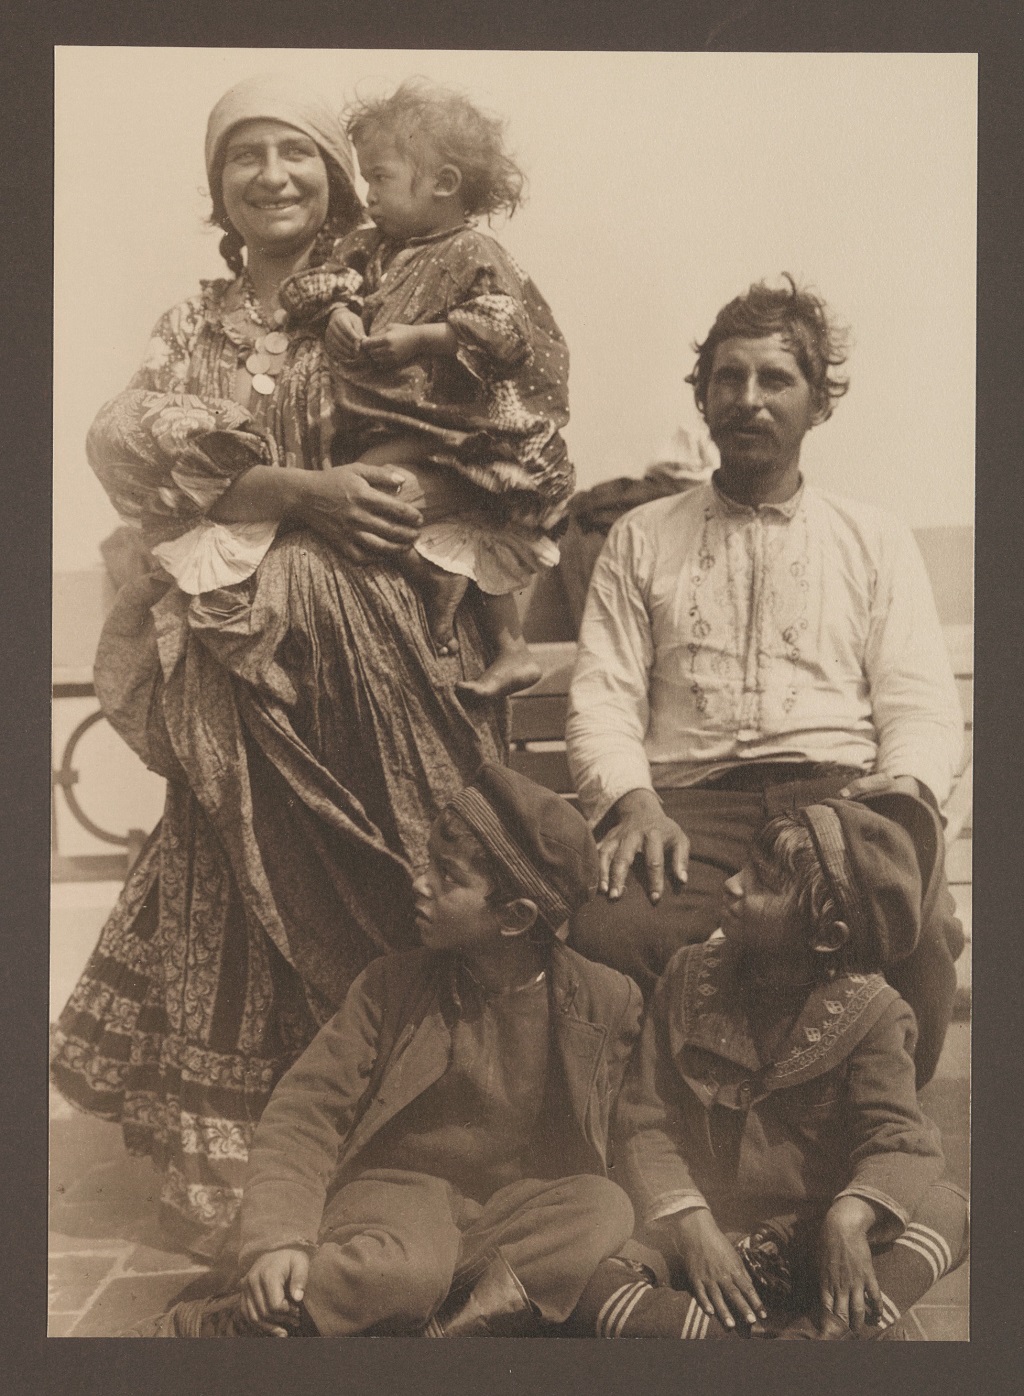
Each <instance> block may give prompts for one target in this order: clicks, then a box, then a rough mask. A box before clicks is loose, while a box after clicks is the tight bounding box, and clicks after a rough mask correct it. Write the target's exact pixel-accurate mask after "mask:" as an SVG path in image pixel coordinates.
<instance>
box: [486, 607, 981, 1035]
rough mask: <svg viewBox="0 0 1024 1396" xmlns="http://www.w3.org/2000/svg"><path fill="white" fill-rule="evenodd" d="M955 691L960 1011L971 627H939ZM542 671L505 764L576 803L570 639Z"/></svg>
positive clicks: (952, 872)
mask: <svg viewBox="0 0 1024 1396" xmlns="http://www.w3.org/2000/svg"><path fill="white" fill-rule="evenodd" d="M943 634H944V635H945V638H946V646H947V649H948V651H949V657H950V661H951V663H952V666H953V673H954V674H955V676H956V683H957V690H958V692H959V694H960V702H961V704H962V706H963V711H964V722H965V727H966V731H965V740H964V757H963V762H962V764H961V768H960V772H959V774H958V776H957V779H956V781H955V783H954V786H953V790H952V792H951V793H950V796H949V799H948V800H947V801H946V804H945V806H944V807H943V817H944V818H945V820H946V875H947V878H948V879H949V885H950V889H951V891H952V893H953V896H954V898H955V900H956V904H957V912H958V914H959V916H960V919H961V921H962V922H963V925H964V930H965V932H966V934H967V938H968V947H967V949H966V950H965V952H964V954H963V955H962V956H961V957H960V960H959V962H958V965H957V974H958V982H959V987H960V1004H959V1011H960V1013H963V1012H964V1011H965V1010H966V1008H967V1006H968V1004H969V995H970V982H971V979H970V960H971V947H970V939H971V861H972V825H971V802H972V797H973V774H974V760H973V752H974V748H973V723H972V713H973V706H974V628H973V626H971V625H946V626H944V627H943ZM531 649H532V651H533V654H534V655H535V657H536V658H537V660H538V661H539V663H540V665H541V668H542V669H543V671H544V676H543V678H542V679H541V680H540V682H539V683H538V684H536V685H535V686H534V687H533V688H531V689H530V690H529V691H528V692H527V693H521V694H519V695H518V696H517V697H515V698H514V699H513V701H512V752H511V757H510V764H511V765H512V766H513V767H514V768H515V769H516V770H517V771H522V773H523V774H524V775H527V776H530V777H531V778H532V779H533V780H535V781H538V782H539V783H540V784H541V785H546V786H548V787H549V789H551V790H556V791H558V792H559V794H563V795H565V796H566V797H567V798H569V799H575V792H574V790H573V785H572V781H571V780H570V778H569V766H568V762H567V760H566V755H565V714H566V704H567V697H568V690H569V680H570V679H571V677H572V670H573V664H574V663H575V659H576V645H575V643H574V642H572V641H562V642H557V643H550V644H535V645H532V646H531Z"/></svg>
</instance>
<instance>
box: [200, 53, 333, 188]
mask: <svg viewBox="0 0 1024 1396" xmlns="http://www.w3.org/2000/svg"><path fill="white" fill-rule="evenodd" d="M243 121H283V122H284V123H285V125H287V126H294V127H295V129H296V130H297V131H301V132H302V134H303V135H304V136H308V137H309V138H310V140H312V141H315V142H316V143H317V145H318V146H319V147H320V149H321V150H322V151H323V152H324V154H325V155H329V156H330V157H331V159H332V160H333V161H334V162H335V164H337V165H338V166H340V168H341V169H342V170H343V171H344V173H345V175H346V176H347V177H348V182H349V184H351V185H353V187H355V163H354V161H353V158H352V147H351V145H350V144H349V140H348V137H347V136H346V135H345V128H344V127H343V126H342V124H341V117H340V115H339V114H338V113H337V112H335V110H334V109H333V108H332V107H331V106H330V105H329V104H328V103H327V101H326V100H325V99H324V98H323V97H321V96H320V95H319V94H318V93H316V92H314V91H312V90H310V89H309V88H307V87H305V86H304V85H303V86H300V85H299V84H298V82H297V81H296V80H295V79H293V78H289V77H286V76H285V75H284V74H282V73H260V74H258V75H257V76H256V77H251V78H243V79H242V81H241V82H240V83H237V84H236V85H235V86H234V87H232V88H231V89H230V90H229V91H227V92H225V93H224V96H223V97H222V98H221V99H220V101H219V102H218V103H217V105H216V106H215V107H214V109H213V111H211V112H210V119H209V121H208V122H207V125H206V175H207V178H208V179H209V181H210V183H211V186H212V184H213V180H214V171H215V170H216V168H217V165H218V163H219V160H220V156H221V154H222V153H223V149H224V142H225V141H226V140H227V137H228V134H229V133H230V132H231V131H232V130H233V129H234V128H235V127H236V126H238V125H239V124H240V123H241V122H243ZM214 192H215V191H214V190H213V189H212V188H211V193H214Z"/></svg>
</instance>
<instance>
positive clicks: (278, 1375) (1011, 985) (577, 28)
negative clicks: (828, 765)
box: [0, 0, 1024, 1396]
mask: <svg viewBox="0 0 1024 1396" xmlns="http://www.w3.org/2000/svg"><path fill="white" fill-rule="evenodd" d="M5 8H6V13H5V25H4V29H5V44H4V48H5V53H4V55H3V60H2V61H3V63H4V69H5V71H4V79H5V81H4V84H3V89H2V90H3V101H4V107H5V124H4V133H5V137H6V139H5V141H4V150H5V166H6V175H7V178H6V181H5V185H4V196H5V197H4V217H3V219H2V229H3V234H2V235H3V257H2V260H0V267H2V274H3V278H4V295H3V301H2V304H3V307H4V312H5V314H4V328H5V333H4V334H3V336H2V340H3V351H2V352H3V364H2V371H0V391H2V393H3V400H4V407H5V411H4V414H3V421H4V423H5V425H6V428H7V430H6V452H5V453H6V458H7V465H6V469H5V470H4V472H3V482H4V494H3V498H4V504H5V506H6V507H5V513H4V531H3V543H4V546H3V549H2V550H0V551H2V561H3V568H4V577H3V582H4V591H3V596H4V602H5V604H4V606H3V608H2V615H3V621H2V625H3V635H2V649H0V654H2V656H3V672H4V675H5V683H4V688H3V690H2V692H3V701H4V718H5V730H4V733H3V740H2V741H0V753H2V757H0V759H2V767H0V790H2V791H3V798H2V801H0V820H2V844H0V851H2V854H3V862H2V866H3V869H4V872H5V873H6V874H8V876H7V877H6V879H5V894H4V897H3V903H2V905H3V913H4V914H3V924H4V928H5V930H4V937H3V941H2V953H0V977H2V984H3V989H4V991H5V994H4V999H5V1001H4V1004H3V1009H4V1011H3V1013H2V1015H0V1024H2V1027H0V1031H2V1033H3V1042H2V1052H3V1056H2V1061H3V1067H4V1069H3V1073H2V1082H3V1084H2V1089H3V1093H4V1098H3V1112H2V1115H0V1119H2V1122H3V1128H2V1131H0V1140H2V1144H0V1148H2V1150H3V1159H2V1161H3V1171H2V1175H0V1176H2V1178H3V1183H4V1196H5V1206H4V1209H3V1210H4V1222H5V1225H4V1233H5V1242H4V1245H3V1250H2V1252H0V1254H2V1257H3V1263H2V1272H3V1278H4V1289H5V1293H4V1300H3V1304H2V1307H0V1315H2V1318H0V1341H2V1343H3V1348H2V1353H0V1389H2V1390H3V1391H5V1392H8V1393H11V1396H22V1393H25V1394H26V1396H28V1394H29V1393H31V1396H40V1393H43V1394H45V1396H50V1393H53V1396H57V1393H60V1394H61V1396H63V1393H68V1396H93V1393H95V1396H164V1394H165V1393H175V1394H177V1393H189V1396H207V1393H209V1396H262V1393H264V1392H266V1393H271V1392H273V1393H275V1396H278V1394H279V1396H291V1393H302V1396H306V1394H307V1393H309V1396H315V1394H316V1393H321V1392H323V1393H339V1396H362V1394H363V1393H372V1394H373V1396H392V1393H394V1396H405V1394H406V1393H408V1394H409V1396H434V1393H437V1396H441V1393H444V1396H449V1393H453V1394H454V1396H463V1393H466V1396H469V1393H472V1396H506V1393H508V1396H512V1393H515V1396H521V1393H534V1392H536V1393H551V1396H571V1394H574V1393H577V1392H579V1393H586V1394H587V1396H605V1393H608V1394H609V1396H610V1393H623V1394H624V1396H625V1393H629V1396H634V1393H635V1394H636V1396H640V1393H642V1396H656V1394H657V1393H662V1392H665V1393H668V1392H672V1393H680V1396H685V1393H687V1392H688V1391H689V1390H691V1389H692V1390H695V1391H696V1390H702V1391H706V1392H709V1393H711V1394H712V1396H727V1393H732V1392H740V1391H744V1392H745V1391H747V1390H754V1391H756V1392H757V1393H758V1396H761V1394H762V1393H764V1396H767V1394H768V1393H772V1392H780V1393H787V1394H788V1393H790V1392H797V1391H799V1390H800V1389H801V1388H802V1387H804V1386H805V1385H807V1384H810V1383H813V1384H815V1386H816V1387H817V1388H818V1389H819V1390H820V1389H821V1387H822V1383H823V1382H824V1383H826V1384H827V1390H828V1393H829V1396H832V1393H833V1392H834V1391H835V1390H837V1389H838V1390H839V1391H848V1392H850V1393H851V1396H852V1393H864V1392H876V1391H878V1392H888V1391H894V1392H895V1391H900V1392H904V1391H908V1392H912V1393H917V1392H921V1393H924V1392H928V1393H933V1392H934V1393H936V1394H937V1396H938V1393H944V1392H947V1391H948V1392H951V1393H952V1392H956V1393H960V1392H963V1391H965V1390H972V1389H973V1390H976V1391H978V1392H979V1393H984V1396H999V1393H1002V1392H1011V1391H1016V1390H1019V1382H1020V1378H1019V1372H1020V1370H1021V1366H1022V1358H1024V1350H1022V1346H1021V1342H1020V1331H1021V1327H1022V1320H1021V1316H1020V1309H1021V1302H1020V1289H1021V1286H1020V1278H1019V1273H1018V1267H1019V1264H1020V1256H1021V1246H1020V1239H1021V1236H1022V1235H1024V1225H1022V1213H1021V1204H1020V1195H1021V1185H1020V1183H1019V1181H1018V1179H1019V1175H1020V1148H1021V1146H1020V1143H1019V1141H1020V1139H1021V1138H1022V1136H1024V1129H1022V1127H1021V1126H1022V1120H1021V1087H1020V1075H1021V1069H1020V1067H1019V1066H1018V1062H1019V1061H1020V1059H1021V1056H1022V1051H1021V1048H1022V1043H1021V1028H1020V1024H1021V1020H1022V1017H1024V1014H1022V1012H1021V994H1022V990H1024V973H1022V959H1021V956H1022V940H1024V937H1022V936H1021V935H1020V934H1019V933H1018V932H1017V931H1016V927H1015V921H1014V919H1013V916H1014V913H1015V912H1016V910H1017V908H1018V907H1019V906H1021V905H1024V878H1022V872H1024V858H1022V857H1021V846H1022V845H1021V837H1020V833H1019V830H1020V828H1021V825H1022V822H1024V821H1022V818H1021V815H1022V810H1021V798H1020V790H1019V788H1018V787H1019V779H1020V778H1019V776H1018V772H1020V771H1022V770H1024V761H1022V760H1021V730H1020V729H1021V717H1022V716H1024V708H1022V704H1021V703H1020V701H1019V698H1018V695H1019V694H1020V693H1022V692H1024V643H1022V642H1021V637H1022V635H1024V582H1022V576H1021V565H1022V558H1024V537H1022V525H1021V522H1020V521H1021V520H1022V519H1024V469H1022V460H1021V456H1022V443H1021V431H1020V421H1021V415H1022V409H1024V403H1022V394H1021V391H1020V382H1021V376H1022V370H1021V365H1022V364H1024V342H1022V341H1024V333H1022V314H1024V307H1022V299H1024V298H1022V296H1021V288H1022V282H1024V253H1022V251H1021V249H1022V248H1024V237H1022V228H1021V211H1022V208H1024V190H1022V179H1021V150H1022V147H1024V129H1022V128H1024V119H1022V114H1024V108H1022V102H1021V96H1020V90H1019V89H1020V73H1021V71H1022V59H1024V43H1022V34H1021V27H1020V11H1021V7H1020V4H1019V0H1009V2H1007V0H991V2H989V0H985V3H970V2H969V0H959V2H958V0H887V3H886V0H690V2H689V3H687V0H671V3H666V2H665V0H660V2H659V0H631V3H623V0H615V3H605V0H590V3H587V4H586V5H584V4H569V3H566V0H549V2H548V3H547V4H542V3H539V2H538V0H518V3H513V0H457V2H456V3H452V2H451V0H434V3H427V2H426V0H422V2H421V3H416V4H406V3H401V0H388V3H386V4H385V3H378V4H376V5H368V4H365V3H364V4H359V5H354V4H349V3H347V0H323V3H317V0H290V3H282V0H277V3H273V0H247V2H246V3H238V0H228V2H227V3H225V2H223V0H222V3H217V0H205V3H204V0H178V2H177V3H174V4H166V3H164V4H159V5H157V4H155V3H153V0H135V2H134V3H131V0H106V3H104V0H98V3H94V4H92V5H91V6H90V7H89V8H88V12H87V13H86V12H85V7H84V6H83V7H81V10H80V9H79V6H77V5H72V4H71V3H70V0H65V3H63V4H58V3H54V0H49V3H47V0H42V2H41V3H39V2H37V3H35V4H33V3H31V2H30V0H8V5H7V7H5ZM62 44H66V45H89V44H123V45H129V46H132V45H156V46H171V45H173V46H181V47H218V46H230V47H254V48H259V47H291V48H303V47H306V48H345V47H363V48H373V47H387V48H396V47H397V48H402V47H406V48H420V47H424V48H438V49H441V48H460V49H475V48H480V49H485V48H486V49H556V50H559V49H561V50H571V49H584V50H585V49H597V50H617V49H623V50H676V49H705V48H710V49H716V50H761V51H786V50H802V51H824V50H828V51H838V52H843V51H851V52H857V51H874V52H901V51H952V52H977V53H978V54H979V89H980V96H979V106H980V110H979V143H980V150H979V238H978V257H979V268H978V270H979V279H978V324H979V333H978V370H977V372H978V396H977V418H978V427H977V496H978V505H977V535H976V543H977V584H976V622H975V634H976V646H977V656H978V657H977V663H976V670H977V672H978V674H979V679H980V681H979V682H978V684H977V688H976V693H977V696H976V714H975V727H976V733H977V746H976V761H977V781H976V790H977V797H976V810H975V819H974V824H975V830H976V836H977V837H976V846H977V847H978V849H979V855H978V866H977V869H976V872H975V879H974V923H975V925H976V926H978V927H981V931H980V934H979V935H978V936H977V937H976V938H975V944H976V945H980V950H977V951H976V954H975V960H974V969H973V979H974V999H975V1003H976V1005H977V1010H976V1012H975V1017H974V1025H973V1026H974V1031H973V1037H974V1062H975V1071H974V1092H973V1099H974V1112H973V1113H974V1123H973V1131H974V1143H975V1149H974V1181H973V1194H974V1200H975V1220H974V1256H975V1258H976V1259H975V1264H974V1266H973V1282H972V1290H973V1295H972V1332H973V1334H974V1336H973V1338H972V1341H971V1342H970V1343H968V1344H953V1345H948V1346H946V1347H943V1348H939V1349H934V1348H932V1349H930V1350H924V1349H922V1348H920V1347H918V1348H917V1349H916V1356H915V1357H909V1356H907V1355H906V1352H905V1351H904V1356H903V1357H899V1356H898V1355H897V1354H898V1351H899V1349H897V1350H896V1352H894V1351H893V1349H892V1347H891V1346H890V1347H889V1348H888V1349H887V1350H886V1349H883V1348H882V1347H879V1346H878V1345H872V1344H865V1345H861V1346H858V1347H857V1348H856V1349H850V1348H846V1349H839V1350H838V1352H837V1351H836V1350H835V1349H833V1350H832V1351H831V1353H829V1354H826V1353H823V1352H822V1351H821V1350H818V1352H817V1355H816V1356H811V1355H810V1354H808V1353H806V1352H805V1353H804V1354H803V1355H802V1356H801V1355H800V1354H799V1353H798V1352H797V1353H794V1352H793V1351H792V1350H790V1351H788V1352H787V1353H786V1354H785V1355H783V1354H781V1353H780V1352H779V1350H778V1349H776V1350H775V1355H774V1356H773V1355H772V1353H771V1350H768V1351H766V1350H765V1349H764V1347H761V1348H760V1350H759V1352H758V1354H757V1356H756V1357H755V1356H754V1355H753V1354H752V1353H751V1351H750V1349H749V1345H744V1344H739V1343H737V1344H724V1345H719V1344H712V1345H705V1346H702V1347H700V1349H695V1348H694V1347H692V1346H689V1347H681V1346H680V1345H678V1344H670V1343H662V1342H654V1341H646V1342H633V1343H630V1342H622V1343H612V1344H610V1345H602V1344H601V1343H598V1342H595V1341H549V1342H529V1341H518V1342H517V1341H514V1340H507V1341H502V1340H491V1341H490V1342H481V1343H462V1344H456V1345H455V1347H454V1348H452V1347H445V1346H443V1345H440V1346H438V1345H432V1344H430V1343H426V1344H424V1343H423V1342H422V1341H420V1340H399V1339H388V1340H386V1341H380V1340H372V1339H346V1340H339V1341H335V1342H330V1343H328V1345H327V1346H324V1345H322V1344H305V1345H303V1346H299V1347H295V1346H294V1345H293V1347H292V1348H287V1347H286V1348H280V1347H273V1346H271V1347H259V1346H255V1347H254V1346H253V1344H251V1343H249V1344H246V1343H242V1344H238V1343H235V1344H232V1343H228V1344H226V1345H219V1344H217V1343H199V1344H196V1343H186V1344H179V1345H178V1346H177V1347H174V1346H171V1347H164V1346H161V1345H159V1344H158V1343H154V1342H142V1343H139V1342H128V1341H124V1340H108V1339H82V1340H75V1339H62V1340H56V1339H54V1340H52V1341H50V1340H47V1339H46V1337H45V1313H46V1306H45V1301H44V1295H45V1281H46V1244H45V1233H46V1177H45V1167H44V1163H45V1158H46V1131H47V1113H46V1088H45V1076H46V1062H45V1049H46V1034H45V1032H44V1030H43V1025H44V1023H45V1021H46V1020H45V1014H46V1003H47V953H46V946H47V932H46V928H47V923H48V895H49V862H48V839H49V803H48V779H47V778H46V768H47V762H48V760H49V741H50V736H49V682H50V680H49V642H48V636H49V604H50V506H51V494H50V476H51V453H50V421H51V417H50V398H51V350H52V334H51V307H52V287H51V268H52V256H51V253H52V174H53V160H52V136H53V116H52V101H53V48H54V46H55V45H62ZM767 119H770V113H766V120H767ZM809 119H812V117H811V116H810V115H809ZM708 120H709V121H712V122H713V120H714V113H713V112H709V113H708ZM693 139H694V140H695V141H699V140H700V139H701V133H700V131H699V130H698V131H694V133H693ZM110 158H111V159H112V160H116V158H117V153H116V151H111V152H110ZM922 352H927V346H922ZM1001 922H1005V930H1004V928H1003V925H1002V924H1001Z"/></svg>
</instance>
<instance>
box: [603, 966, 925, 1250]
mask: <svg viewBox="0 0 1024 1396" xmlns="http://www.w3.org/2000/svg"><path fill="white" fill-rule="evenodd" d="M916 1037H917V1029H916V1025H915V1022H914V1014H913V1012H912V1010H911V1009H910V1008H909V1007H908V1006H907V1004H906V1003H905V1002H904V1001H903V999H901V998H900V996H899V995H898V994H897V992H896V990H895V989H893V988H892V987H891V985H889V984H887V983H886V982H885V980H884V979H883V978H882V976H881V975H880V974H847V975H842V976H838V977H837V978H836V979H834V980H833V981H832V982H831V983H830V984H828V985H823V986H820V987H818V988H816V989H812V990H811V992H810V994H809V996H808V999H807V1001H806V1003H805V1005H804V1007H803V1009H802V1010H801V1012H800V1014H799V1016H798V1017H797V1020H796V1022H795V1023H794V1024H793V1027H792V1029H791V1030H790V1032H789V1035H788V1037H787V1038H786V1040H785V1041H784V1043H783V1044H782V1046H781V1048H780V1050H779V1052H778V1054H777V1056H776V1058H775V1060H774V1062H772V1063H768V1064H766V1065H762V1063H761V1062H760V1060H759V1058H758V1055H757V1050H756V1048H755V1046H754V1043H753V1040H752V1038H751V1035H750V1030H749V1028H748V1026H747V1020H746V1015H745V1013H744V1011H743V1009H742V1006H741V999H740V988H739V982H738V979H737V976H736V957H735V954H734V952H732V950H731V948H730V947H729V945H728V942H726V941H723V940H721V939H713V940H711V941H708V942H705V943H704V944H702V945H692V946H684V947H683V949H681V950H679V951H677V952H676V954H675V955H674V956H673V958H672V960H671V961H670V962H669V965H668V968H667V969H666V971H665V973H664V975H663V976H662V978H661V980H660V981H659V983H658V987H657V989H656V990H655V993H654V995H653V997H652V1000H651V1004H650V1007H649V1011H648V1017H647V1021H646V1023H645V1025H644V1032H643V1037H642V1039H641V1043H640V1046H639V1047H638V1048H637V1051H636V1053H635V1054H634V1057H633V1061H632V1062H631V1064H630V1068H629V1071H628V1072H627V1075H626V1080H625V1082H624V1084H623V1088H622V1092H621V1095H620V1098H619V1105H618V1117H617V1128H616V1141H617V1142H616V1160H617V1165H618V1168H617V1172H618V1178H617V1181H618V1182H620V1183H621V1184H622V1186H623V1187H625V1189H626V1191H627V1192H628V1193H629V1195H630V1197H631V1198H632V1201H633V1204H634V1206H635V1207H636V1211H637V1219H638V1221H640V1222H641V1223H642V1224H643V1223H647V1224H649V1223H651V1222H653V1221H655V1220H656V1219H657V1218H658V1217H659V1216H660V1215H663V1214H667V1213H669V1212H670V1211H674V1210H682V1209H685V1208H686V1207H688V1206H690V1207H692V1206H694V1205H701V1204H707V1205H709V1206H710V1207H711V1211H712V1213H713V1214H714V1215H715V1217H716V1220H719V1222H720V1224H723V1223H722V1217H723V1215H725V1214H728V1216H729V1217H731V1218H735V1220H730V1221H728V1223H727V1224H728V1225H735V1226H739V1227H743V1226H748V1225H752V1224H753V1223H754V1222H756V1221H758V1220H764V1219H765V1217H766V1215H768V1214H770V1213H771V1212H773V1211H776V1212H779V1213H781V1212H788V1211H791V1210H793V1209H796V1210H800V1209H801V1208H802V1207H803V1206H804V1205H806V1204H809V1205H810V1206H811V1207H812V1208H817V1207H819V1206H825V1207H827V1206H828V1205H829V1204H830V1203H831V1202H832V1201H833V1199H834V1198H835V1197H837V1196H839V1195H840V1194H841V1193H847V1192H848V1193H854V1194H856V1195H857V1196H860V1197H864V1198H867V1199H869V1200H870V1201H872V1202H875V1203H878V1204H880V1205H881V1206H882V1207H883V1208H884V1209H885V1212H886V1213H887V1214H888V1222H889V1224H888V1226H887V1228H886V1229H887V1231H888V1232H889V1234H890V1235H891V1236H895V1235H898V1234H899V1233H900V1232H901V1231H902V1230H903V1228H904V1227H905V1226H906V1224H907V1222H908V1220H909V1219H910V1215H911V1213H912V1212H913V1209H914V1205H915V1203H916V1202H917V1201H918V1199H919V1198H920V1197H921V1196H922V1195H923V1194H924V1192H925V1191H926V1190H927V1188H928V1187H929V1186H930V1185H931V1183H932V1182H934V1181H935V1180H936V1179H937V1178H938V1177H939V1176H941V1173H942V1171H943V1157H942V1151H941V1148H940V1145H939V1137H938V1131H937V1130H936V1128H935V1126H934V1125H933V1124H932V1123H931V1122H930V1121H929V1120H927V1119H926V1118H925V1117H924V1116H923V1115H922V1114H921V1111H920V1109H919V1107H918V1104H917V1095H916V1091H915V1084H914V1062H913V1050H914V1043H915V1041H916Z"/></svg>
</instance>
